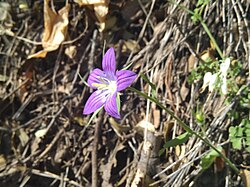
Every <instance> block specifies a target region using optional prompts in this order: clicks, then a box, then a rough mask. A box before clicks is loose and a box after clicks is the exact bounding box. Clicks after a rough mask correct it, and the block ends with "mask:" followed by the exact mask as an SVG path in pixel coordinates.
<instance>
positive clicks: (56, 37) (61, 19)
mask: <svg viewBox="0 0 250 187" xmlns="http://www.w3.org/2000/svg"><path fill="white" fill-rule="evenodd" d="M69 10H70V5H69V4H68V3H66V5H65V7H63V8H62V9H60V10H59V11H58V13H57V12H55V11H54V10H52V9H51V8H50V7H49V0H44V34H43V38H42V46H43V50H41V51H39V52H37V53H35V54H33V55H29V56H28V58H44V57H46V55H47V53H48V52H50V51H54V50H56V49H58V47H59V46H60V44H61V43H62V42H63V41H64V40H65V37H66V34H67V28H68V24H69V20H68V15H69Z"/></svg>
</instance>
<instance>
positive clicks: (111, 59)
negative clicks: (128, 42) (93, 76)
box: [102, 48, 116, 75]
mask: <svg viewBox="0 0 250 187" xmlns="http://www.w3.org/2000/svg"><path fill="white" fill-rule="evenodd" d="M102 69H103V71H104V72H105V73H107V74H113V75H115V70H116V62H115V51H114V48H110V49H109V50H108V51H107V52H106V53H105V55H104V57H103V59H102Z"/></svg>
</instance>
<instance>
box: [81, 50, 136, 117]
mask: <svg viewBox="0 0 250 187" xmlns="http://www.w3.org/2000/svg"><path fill="white" fill-rule="evenodd" d="M102 69H103V71H102V70H100V69H99V68H96V69H94V70H93V71H92V72H91V74H90V75H89V78H88V81H87V82H88V84H89V86H90V87H91V88H93V89H97V90H96V91H95V92H94V93H92V94H91V96H90V97H89V99H88V100H87V102H86V104H85V107H84V110H83V114H91V113H93V112H95V111H96V110H97V109H99V108H100V107H102V106H104V109H105V110H106V112H107V113H108V114H109V115H110V116H113V117H115V118H120V112H119V110H120V109H119V107H118V106H119V105H120V103H118V102H119V99H118V100H117V99H116V98H117V97H119V92H120V91H122V90H124V89H125V88H127V87H128V86H130V85H131V84H132V83H133V81H134V80H135V78H136V76H137V74H136V73H134V72H132V71H129V70H120V71H116V61H115V51H114V49H113V48H110V49H109V50H108V51H107V52H106V53H105V55H104V57H103V60H102Z"/></svg>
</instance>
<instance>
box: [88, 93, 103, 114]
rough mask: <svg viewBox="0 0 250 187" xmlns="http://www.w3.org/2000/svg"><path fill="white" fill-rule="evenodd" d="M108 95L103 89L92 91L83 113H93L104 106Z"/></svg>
mask: <svg viewBox="0 0 250 187" xmlns="http://www.w3.org/2000/svg"><path fill="white" fill-rule="evenodd" d="M106 95H107V92H105V91H101V90H97V91H95V92H94V93H92V94H91V96H90V97H89V98H88V100H87V102H86V104H85V107H84V110H83V114H91V113H93V112H95V111H96V110H97V109H98V108H100V107H101V106H103V105H104V103H105V102H106V100H107V97H106Z"/></svg>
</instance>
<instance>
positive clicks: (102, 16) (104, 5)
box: [74, 0, 109, 32]
mask: <svg viewBox="0 0 250 187" xmlns="http://www.w3.org/2000/svg"><path fill="white" fill-rule="evenodd" d="M74 1H75V2H76V3H78V4H79V5H80V6H94V11H95V15H96V18H97V19H98V21H99V23H100V28H99V30H100V32H102V31H103V30H104V29H105V20H106V16H107V14H108V10H109V7H108V5H109V0H74Z"/></svg>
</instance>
